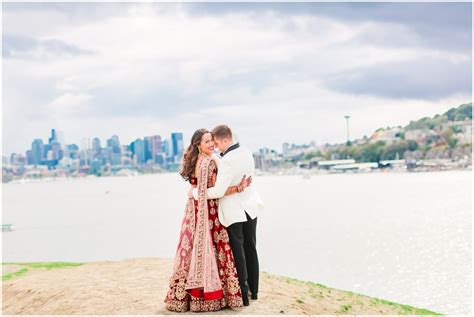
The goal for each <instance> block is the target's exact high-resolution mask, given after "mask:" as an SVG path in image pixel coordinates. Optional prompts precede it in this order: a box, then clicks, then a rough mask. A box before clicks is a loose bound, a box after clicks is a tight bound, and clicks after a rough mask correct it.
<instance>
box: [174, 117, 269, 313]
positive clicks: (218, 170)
mask: <svg viewBox="0 0 474 317" xmlns="http://www.w3.org/2000/svg"><path fill="white" fill-rule="evenodd" d="M214 147H217V148H218V149H219V151H220V155H219V156H217V155H215V154H214ZM254 172H255V165H254V160H253V156H252V153H251V152H250V151H249V150H247V149H244V148H243V147H241V146H240V144H239V143H235V142H234V139H233V137H232V131H231V130H230V128H229V127H227V126H225V125H219V126H217V127H215V128H214V129H213V130H212V132H209V131H207V130H206V129H199V130H197V131H196V132H194V134H193V136H192V138H191V145H190V146H189V147H188V149H187V151H186V153H185V154H184V158H183V167H182V170H181V172H180V174H181V176H182V177H183V178H184V179H185V180H186V181H189V182H190V184H191V186H190V190H189V193H188V202H187V205H186V210H185V214H184V219H183V221H182V224H181V233H180V237H179V241H178V248H177V250H176V256H175V259H174V266H173V274H172V276H171V278H170V285H169V290H168V294H167V295H166V298H165V303H166V308H167V309H168V310H171V311H175V312H185V311H188V310H190V311H193V312H210V311H217V310H220V309H222V308H224V307H230V308H236V307H241V306H248V305H249V297H250V298H251V299H253V300H256V299H257V298H258V297H257V294H258V277H259V267H258V257H257V249H256V227H257V215H258V213H259V210H260V209H262V208H263V203H262V202H261V200H260V197H259V195H258V193H257V192H256V190H255V188H254V186H253V185H251V183H252V175H254ZM246 176H247V177H246Z"/></svg>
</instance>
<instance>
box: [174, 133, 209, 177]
mask: <svg viewBox="0 0 474 317" xmlns="http://www.w3.org/2000/svg"><path fill="white" fill-rule="evenodd" d="M206 133H210V132H209V131H208V130H206V129H199V130H196V132H194V134H193V136H192V138H191V144H190V145H189V147H188V149H187V150H186V153H184V156H183V167H182V169H181V171H180V172H179V174H180V175H181V176H182V177H183V178H184V180H185V181H189V180H190V179H191V177H193V175H194V170H195V169H196V163H197V160H198V156H199V148H198V145H199V144H200V143H201V140H202V136H203V135H204V134H206Z"/></svg>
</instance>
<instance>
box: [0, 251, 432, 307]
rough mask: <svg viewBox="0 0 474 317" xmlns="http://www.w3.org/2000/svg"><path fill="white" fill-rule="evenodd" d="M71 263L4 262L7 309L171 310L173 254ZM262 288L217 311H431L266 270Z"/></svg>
mask: <svg viewBox="0 0 474 317" xmlns="http://www.w3.org/2000/svg"><path fill="white" fill-rule="evenodd" d="M67 265H68V264H67V263H66V264H60V263H59V264H57V265H54V264H53V265H51V268H47V267H44V266H48V265H42V264H3V265H2V268H3V273H2V276H3V282H2V289H3V307H2V312H3V314H9V315H14V314H51V315H52V314H65V315H66V314H67V315H73V314H80V315H85V314H114V315H115V314H170V312H168V311H167V310H166V309H165V306H164V302H163V299H164V297H165V294H166V291H167V287H168V278H169V276H170V272H171V267H172V260H171V259H160V258H151V257H150V258H137V259H128V260H123V261H102V262H91V263H84V264H82V265H77V266H67ZM15 272H18V273H17V274H15ZM260 287H261V288H260V292H259V299H258V300H257V301H251V304H250V306H248V307H244V308H240V309H238V310H231V309H225V310H221V311H219V312H218V314H239V315H240V314H242V315H250V314H432V312H430V311H427V310H423V309H417V308H414V307H411V306H406V305H400V304H396V303H392V302H388V301H383V300H380V299H375V298H371V297H367V296H363V295H359V294H355V293H351V292H347V291H342V290H336V289H332V288H329V287H326V286H323V285H320V284H315V283H309V282H303V281H298V280H295V279H290V278H286V277H282V276H276V275H272V274H268V273H265V272H262V274H261V284H260Z"/></svg>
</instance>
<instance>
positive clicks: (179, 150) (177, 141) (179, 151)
mask: <svg viewBox="0 0 474 317" xmlns="http://www.w3.org/2000/svg"><path fill="white" fill-rule="evenodd" d="M171 143H172V156H173V158H174V159H175V162H179V161H180V160H181V157H182V156H183V151H184V145H183V134H182V133H180V132H174V133H171Z"/></svg>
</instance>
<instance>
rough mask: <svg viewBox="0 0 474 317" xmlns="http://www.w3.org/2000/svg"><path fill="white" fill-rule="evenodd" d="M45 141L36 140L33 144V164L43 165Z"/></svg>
mask: <svg viewBox="0 0 474 317" xmlns="http://www.w3.org/2000/svg"><path fill="white" fill-rule="evenodd" d="M43 151H44V148H43V140H41V139H35V140H34V141H33V143H32V144H31V156H32V161H31V164H36V165H39V164H41V161H42V160H43V156H44V154H43Z"/></svg>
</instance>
